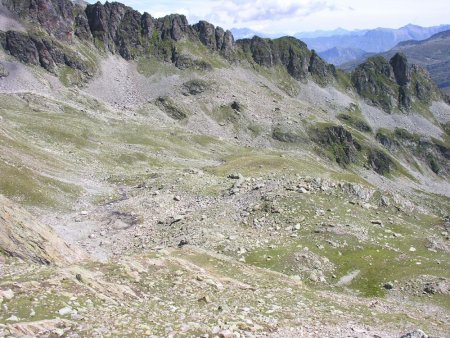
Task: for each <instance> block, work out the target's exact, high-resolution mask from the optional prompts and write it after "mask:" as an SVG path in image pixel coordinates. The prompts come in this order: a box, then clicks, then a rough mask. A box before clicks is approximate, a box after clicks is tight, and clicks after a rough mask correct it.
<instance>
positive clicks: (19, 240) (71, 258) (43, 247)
mask: <svg viewBox="0 0 450 338" xmlns="http://www.w3.org/2000/svg"><path fill="white" fill-rule="evenodd" d="M0 252H3V253H5V254H6V255H8V256H13V257H18V258H21V259H23V260H27V261H31V262H35V263H40V264H52V263H56V264H59V263H64V264H67V263H75V262H78V261H81V260H83V259H86V258H87V255H86V254H84V253H83V252H81V251H80V250H78V249H76V248H73V247H70V246H69V245H68V244H66V243H65V242H64V241H63V240H62V239H61V238H60V237H58V235H57V234H56V233H55V232H54V231H53V230H52V229H51V228H50V227H49V226H47V225H44V224H42V223H39V222H37V221H36V220H35V219H34V218H33V216H31V215H30V214H29V213H28V212H27V211H25V210H24V209H22V208H20V207H19V206H17V205H15V204H14V203H13V202H12V201H10V200H8V199H7V198H5V197H3V196H1V195H0Z"/></svg>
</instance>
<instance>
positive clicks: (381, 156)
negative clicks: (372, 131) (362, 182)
mask: <svg viewBox="0 0 450 338" xmlns="http://www.w3.org/2000/svg"><path fill="white" fill-rule="evenodd" d="M368 164H369V166H370V168H372V169H373V170H374V171H375V172H376V173H378V174H380V175H386V174H388V173H390V172H391V170H392V169H394V168H395V164H394V162H393V161H392V159H391V158H390V157H389V155H387V154H386V153H384V152H382V151H380V150H377V149H371V150H370V151H369V156H368Z"/></svg>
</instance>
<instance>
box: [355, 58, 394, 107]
mask: <svg viewBox="0 0 450 338" xmlns="http://www.w3.org/2000/svg"><path fill="white" fill-rule="evenodd" d="M393 76H394V75H393V72H392V68H391V66H390V64H389V63H388V62H387V61H386V60H385V59H384V58H383V57H381V56H376V57H372V58H369V59H368V60H367V62H365V63H363V64H361V65H359V66H358V67H357V68H356V69H355V71H354V72H353V73H352V83H353V86H354V87H355V88H356V90H357V92H358V94H359V95H361V96H362V97H363V98H365V99H366V100H367V101H368V102H369V103H371V104H373V105H375V106H378V107H380V108H381V109H383V110H384V111H386V112H391V111H392V109H393V107H394V105H395V99H394V97H396V96H397V95H396V90H395V89H396V88H393V87H394V80H393Z"/></svg>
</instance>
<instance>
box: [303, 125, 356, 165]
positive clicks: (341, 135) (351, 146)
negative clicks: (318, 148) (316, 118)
mask: <svg viewBox="0 0 450 338" xmlns="http://www.w3.org/2000/svg"><path fill="white" fill-rule="evenodd" d="M312 140H313V141H314V142H316V143H317V144H319V145H322V146H325V147H326V148H325V149H324V151H325V152H327V153H328V155H329V156H328V157H329V158H331V159H333V160H334V161H336V163H338V164H339V165H340V166H342V167H344V168H345V167H347V166H348V165H349V164H351V163H356V162H357V161H358V153H359V152H360V151H361V145H360V144H359V143H358V142H357V141H356V140H355V139H354V138H353V135H352V134H351V133H350V132H349V131H347V130H346V129H345V128H344V127H342V126H334V125H329V124H322V125H316V127H314V128H313V129H312Z"/></svg>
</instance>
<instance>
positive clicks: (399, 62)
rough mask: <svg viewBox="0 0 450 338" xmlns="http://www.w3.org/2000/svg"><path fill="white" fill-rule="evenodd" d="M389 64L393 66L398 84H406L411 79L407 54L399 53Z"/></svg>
mask: <svg viewBox="0 0 450 338" xmlns="http://www.w3.org/2000/svg"><path fill="white" fill-rule="evenodd" d="M389 64H390V65H391V66H392V70H393V71H394V76H395V80H396V81H397V84H398V85H399V86H406V85H407V84H408V82H409V81H410V80H411V76H410V69H409V66H408V60H407V59H406V56H405V55H404V54H401V53H397V54H395V55H394V57H393V58H392V59H391V61H389Z"/></svg>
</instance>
